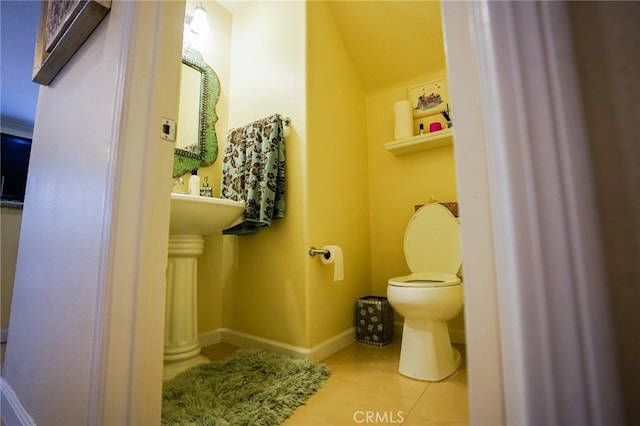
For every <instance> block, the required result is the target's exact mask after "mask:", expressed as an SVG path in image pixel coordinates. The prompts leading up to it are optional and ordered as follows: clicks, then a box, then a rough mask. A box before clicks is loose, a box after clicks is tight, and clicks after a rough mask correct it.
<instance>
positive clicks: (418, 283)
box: [387, 203, 463, 381]
mask: <svg viewBox="0 0 640 426" xmlns="http://www.w3.org/2000/svg"><path fill="white" fill-rule="evenodd" d="M404 255H405V258H406V260H407V265H408V266H409V269H411V272H413V273H412V274H411V275H407V276H404V277H397V278H391V279H390V280H389V285H388V286H387V298H388V300H389V303H390V304H391V306H392V307H393V308H394V309H395V310H396V311H397V312H398V313H399V314H400V315H402V316H403V317H404V328H403V331H402V347H401V350H400V366H399V368H398V371H399V372H400V374H402V375H404V376H408V377H411V378H414V379H418V380H429V381H439V380H443V379H445V378H447V377H448V376H450V375H451V374H453V373H454V372H455V371H456V369H457V368H458V366H459V365H460V359H461V357H460V352H458V350H457V349H456V348H454V347H452V346H451V341H450V339H449V330H448V328H447V321H449V320H451V319H453V318H455V317H456V316H457V315H458V314H459V313H460V311H461V310H462V300H463V293H462V281H461V280H460V278H459V277H458V276H457V275H456V274H457V272H458V271H459V270H460V265H461V262H462V254H461V250H460V224H459V222H458V220H457V219H456V217H455V216H453V214H451V212H450V211H449V210H448V209H447V208H446V207H444V206H443V205H441V204H438V203H432V204H427V205H425V206H423V207H421V208H420V209H419V210H418V211H417V212H416V213H415V214H414V215H413V217H412V218H411V220H410V221H409V224H408V226H407V230H406V232H405V234H404Z"/></svg>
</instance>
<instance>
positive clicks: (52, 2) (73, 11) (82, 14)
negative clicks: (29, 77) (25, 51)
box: [33, 0, 111, 86]
mask: <svg viewBox="0 0 640 426" xmlns="http://www.w3.org/2000/svg"><path fill="white" fill-rule="evenodd" d="M110 10H111V0H49V1H43V2H42V7H41V9H40V26H39V28H38V36H37V39H36V49H35V55H34V59H33V81H34V82H36V83H38V84H42V85H45V86H46V85H49V84H50V83H51V82H52V81H53V79H54V78H55V77H56V75H58V73H59V72H60V70H62V68H63V67H64V66H65V64H66V63H67V62H68V61H69V59H71V58H72V57H73V55H74V54H75V53H76V51H77V50H78V49H79V48H80V46H82V43H84V42H85V40H87V38H89V36H90V35H91V33H92V32H93V30H95V29H96V27H97V26H98V24H99V23H100V22H101V21H102V20H103V19H104V17H105V16H107V13H109V11H110Z"/></svg>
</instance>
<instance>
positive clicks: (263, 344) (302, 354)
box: [198, 327, 356, 361]
mask: <svg viewBox="0 0 640 426" xmlns="http://www.w3.org/2000/svg"><path fill="white" fill-rule="evenodd" d="M198 340H199V341H200V344H201V345H202V346H208V345H213V344H215V343H220V342H225V343H229V344H232V345H234V346H237V347H239V348H260V349H267V350H270V351H274V352H278V353H283V354H286V355H289V356H291V357H293V358H308V359H312V360H314V361H321V360H323V359H325V358H326V357H328V356H330V355H332V354H334V353H336V352H338V351H339V350H340V349H342V348H344V347H345V346H347V345H349V344H351V343H353V342H355V341H356V330H355V327H352V328H350V329H348V330H345V331H343V332H342V333H339V334H337V335H335V336H333V337H331V338H329V339H327V340H325V341H323V342H321V343H320V344H318V345H316V346H314V347H312V348H303V347H300V346H294V345H290V344H288V343H282V342H278V341H277V340H272V339H265V338H264V337H259V336H254V335H251V334H246V333H241V332H239V331H235V330H231V329H228V328H221V329H219V330H216V331H212V332H208V333H203V334H200V335H199V336H198Z"/></svg>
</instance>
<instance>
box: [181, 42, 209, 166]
mask: <svg viewBox="0 0 640 426" xmlns="http://www.w3.org/2000/svg"><path fill="white" fill-rule="evenodd" d="M182 63H183V64H184V65H186V66H189V67H191V68H193V69H194V70H196V71H198V72H199V73H200V76H201V77H200V114H199V126H198V127H199V128H198V140H197V141H194V144H193V145H194V148H195V149H193V150H187V149H182V148H175V152H174V156H173V177H174V178H176V177H179V176H182V175H183V174H185V173H186V172H190V171H191V170H194V169H197V168H199V167H206V166H210V165H211V164H213V163H214V161H216V158H217V157H218V137H217V136H216V122H217V121H218V116H217V115H216V104H217V103H218V98H219V97H220V79H218V76H217V75H216V73H215V72H214V71H213V70H212V69H211V67H210V66H209V65H208V64H207V63H206V62H205V61H204V59H203V58H202V55H201V54H200V52H198V51H197V50H196V49H194V48H193V47H191V46H190V45H189V44H188V43H187V42H185V43H184V45H183V47H182ZM178 132H180V129H179V128H178ZM196 144H197V148H196Z"/></svg>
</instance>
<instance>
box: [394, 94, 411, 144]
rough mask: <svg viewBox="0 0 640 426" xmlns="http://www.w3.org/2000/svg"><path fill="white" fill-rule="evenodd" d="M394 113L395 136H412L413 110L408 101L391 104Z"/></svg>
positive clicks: (402, 137)
mask: <svg viewBox="0 0 640 426" xmlns="http://www.w3.org/2000/svg"><path fill="white" fill-rule="evenodd" d="M393 112H394V114H395V124H396V128H395V137H396V140H397V139H404V138H410V137H412V136H413V111H412V110H411V103H410V102H409V101H399V102H396V103H395V104H393Z"/></svg>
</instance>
